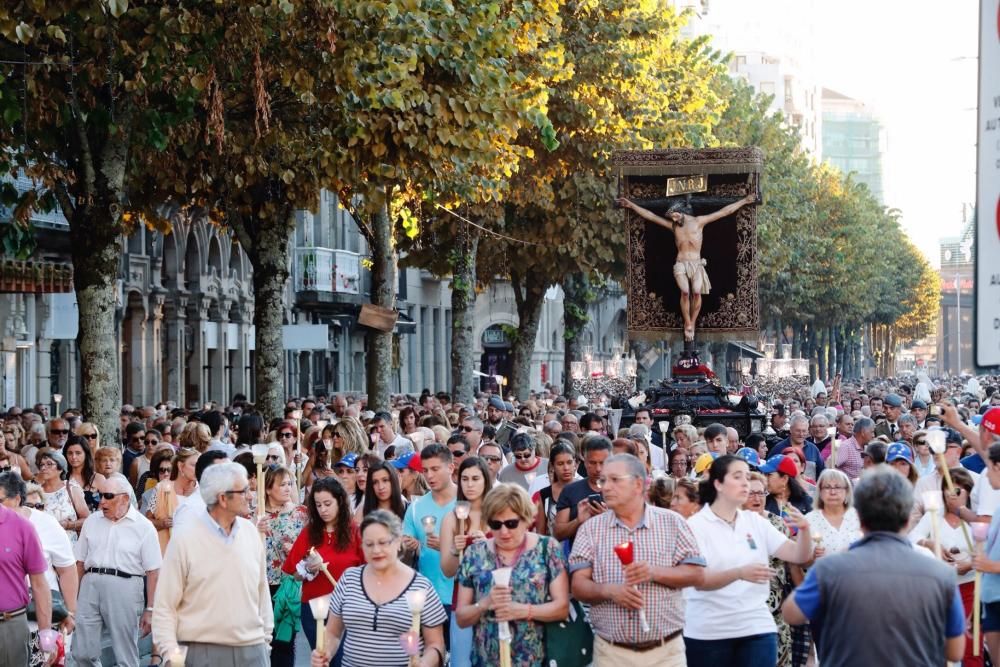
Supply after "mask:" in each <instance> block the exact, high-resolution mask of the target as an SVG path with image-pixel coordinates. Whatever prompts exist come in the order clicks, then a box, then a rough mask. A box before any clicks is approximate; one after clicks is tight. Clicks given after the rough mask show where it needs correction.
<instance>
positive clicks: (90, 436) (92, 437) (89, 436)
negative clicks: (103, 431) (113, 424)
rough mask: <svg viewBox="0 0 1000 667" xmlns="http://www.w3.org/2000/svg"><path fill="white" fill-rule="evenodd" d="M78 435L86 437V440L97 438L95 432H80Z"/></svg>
mask: <svg viewBox="0 0 1000 667" xmlns="http://www.w3.org/2000/svg"><path fill="white" fill-rule="evenodd" d="M80 437H81V438H86V439H87V440H97V434H96V433H81V434H80Z"/></svg>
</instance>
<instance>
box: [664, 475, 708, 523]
mask: <svg viewBox="0 0 1000 667" xmlns="http://www.w3.org/2000/svg"><path fill="white" fill-rule="evenodd" d="M674 481H675V485H674V494H673V496H671V497H670V509H672V510H673V511H675V512H677V513H678V514H680V515H681V516H682V517H684V518H685V519H690V518H691V517H693V516H694V515H695V514H697V513H698V510H700V509H701V499H700V497H699V494H698V485H697V484H696V483H695V482H694V481H692V480H690V479H685V478H683V477H682V478H679V479H675V480H674Z"/></svg>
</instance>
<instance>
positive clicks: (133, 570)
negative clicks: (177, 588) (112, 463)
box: [72, 478, 163, 667]
mask: <svg viewBox="0 0 1000 667" xmlns="http://www.w3.org/2000/svg"><path fill="white" fill-rule="evenodd" d="M98 488H100V490H101V501H100V509H101V511H100V512H94V513H93V514H91V515H90V516H89V517H87V520H86V521H84V523H83V528H82V529H81V530H80V539H79V540H78V541H77V543H76V547H75V552H76V561H77V562H76V568H77V572H78V573H79V575H80V598H79V602H78V605H77V619H76V624H77V625H76V634H75V636H74V640H73V648H72V653H73V660H74V661H75V663H76V665H78V667H99V666H100V665H101V651H102V647H101V643H102V642H101V635H102V633H103V631H104V630H107V631H108V634H109V635H110V636H111V647H112V650H114V653H115V660H116V661H117V664H119V665H123V666H127V667H138V664H139V637H140V632H141V636H143V637H144V636H146V635H148V634H149V632H150V621H151V620H152V612H153V606H152V605H153V600H154V596H155V594H156V582H157V579H158V575H159V571H160V565H161V563H162V561H163V558H162V556H161V554H160V541H159V538H158V537H157V536H156V528H154V527H153V524H152V523H151V522H150V521H149V519H147V518H146V517H144V516H143V515H142V514H140V513H139V511H138V510H137V509H135V508H134V507H132V505H131V504H130V502H129V489H128V485H127V484H126V483H124V482H122V481H121V480H120V479H118V478H114V479H108V480H103V481H101V482H100V483H99V487H98ZM144 579H145V600H146V608H145V609H143V604H142V602H143V580H144Z"/></svg>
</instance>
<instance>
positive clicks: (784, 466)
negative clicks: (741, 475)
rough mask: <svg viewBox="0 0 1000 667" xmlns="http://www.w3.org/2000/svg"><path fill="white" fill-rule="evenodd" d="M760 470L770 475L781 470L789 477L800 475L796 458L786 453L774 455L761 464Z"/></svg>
mask: <svg viewBox="0 0 1000 667" xmlns="http://www.w3.org/2000/svg"><path fill="white" fill-rule="evenodd" d="M760 471H761V472H762V473H764V474H765V475H769V474H771V473H772V472H781V473H784V474H786V475H788V476H789V477H798V476H799V466H798V464H796V463H795V459H793V458H792V457H790V456H785V455H784V454H778V455H777V456H772V457H771V458H769V459H768V460H766V461H764V463H763V464H762V465H761V466H760Z"/></svg>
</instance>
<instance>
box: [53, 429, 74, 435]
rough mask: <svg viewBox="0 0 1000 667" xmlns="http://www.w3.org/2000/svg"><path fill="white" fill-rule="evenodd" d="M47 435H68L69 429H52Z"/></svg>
mask: <svg viewBox="0 0 1000 667" xmlns="http://www.w3.org/2000/svg"><path fill="white" fill-rule="evenodd" d="M49 433H51V434H52V435H69V429H68V428H54V429H52V430H51V431H49Z"/></svg>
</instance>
